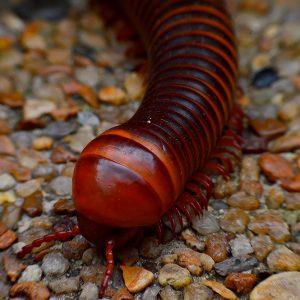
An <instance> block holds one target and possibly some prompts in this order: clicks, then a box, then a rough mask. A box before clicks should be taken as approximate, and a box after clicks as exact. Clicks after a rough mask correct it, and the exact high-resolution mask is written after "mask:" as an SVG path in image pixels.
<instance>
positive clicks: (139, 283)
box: [120, 266, 154, 293]
mask: <svg viewBox="0 0 300 300" xmlns="http://www.w3.org/2000/svg"><path fill="white" fill-rule="evenodd" d="M120 268H121V270H122V271H123V278H124V281H125V285H126V287H127V289H128V290H129V292H131V293H138V292H140V291H142V290H144V289H145V288H146V287H147V286H149V285H150V284H151V283H152V282H153V280H154V275H153V273H152V272H150V271H148V270H145V269H144V268H140V267H135V266H133V267H131V266H121V267H120Z"/></svg>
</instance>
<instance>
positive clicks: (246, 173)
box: [241, 156, 260, 181]
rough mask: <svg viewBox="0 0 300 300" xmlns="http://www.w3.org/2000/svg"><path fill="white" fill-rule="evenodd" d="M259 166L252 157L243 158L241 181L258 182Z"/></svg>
mask: <svg viewBox="0 0 300 300" xmlns="http://www.w3.org/2000/svg"><path fill="white" fill-rule="evenodd" d="M259 171H260V170H259V166H258V162H257V160H256V159H255V158H254V157H253V156H245V157H243V159H242V167H241V180H243V181H246V180H254V181H258V180H259Z"/></svg>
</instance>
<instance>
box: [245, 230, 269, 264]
mask: <svg viewBox="0 0 300 300" xmlns="http://www.w3.org/2000/svg"><path fill="white" fill-rule="evenodd" d="M251 246H252V248H253V250H254V253H255V256H256V258H257V259H258V260H259V261H263V260H264V259H265V258H266V257H267V255H268V254H269V253H270V252H271V251H272V250H273V248H274V244H273V242H272V240H271V238H270V237H269V236H268V235H264V234H259V235H257V236H253V237H252V239H251Z"/></svg>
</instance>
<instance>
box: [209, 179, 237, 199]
mask: <svg viewBox="0 0 300 300" xmlns="http://www.w3.org/2000/svg"><path fill="white" fill-rule="evenodd" d="M236 191H237V183H236V182H235V181H232V180H227V181H226V180H224V179H223V177H221V176H220V177H219V178H218V179H217V182H216V184H215V186H214V189H213V196H214V198H215V199H223V198H225V197H229V196H231V195H232V194H233V193H235V192H236Z"/></svg>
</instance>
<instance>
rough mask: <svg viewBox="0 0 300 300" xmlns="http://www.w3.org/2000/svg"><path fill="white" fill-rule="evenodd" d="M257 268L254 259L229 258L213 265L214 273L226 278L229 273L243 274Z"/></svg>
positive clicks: (248, 257) (249, 257)
mask: <svg viewBox="0 0 300 300" xmlns="http://www.w3.org/2000/svg"><path fill="white" fill-rule="evenodd" d="M257 266H258V261H257V259H256V258H255V257H251V256H243V257H231V258H228V259H226V260H224V261H222V262H219V263H217V264H215V270H216V272H217V273H218V274H219V275H221V276H226V275H228V274H230V273H236V272H243V271H247V270H251V269H253V268H255V267H257Z"/></svg>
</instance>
